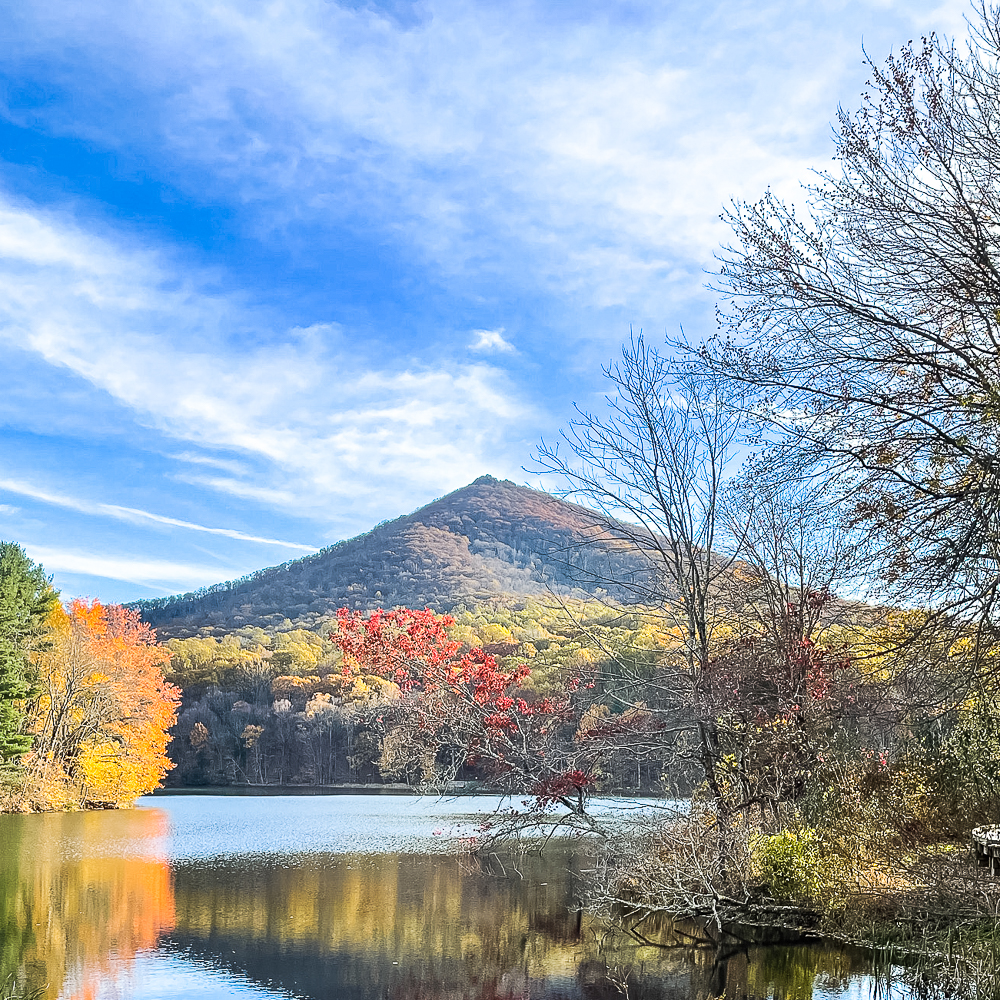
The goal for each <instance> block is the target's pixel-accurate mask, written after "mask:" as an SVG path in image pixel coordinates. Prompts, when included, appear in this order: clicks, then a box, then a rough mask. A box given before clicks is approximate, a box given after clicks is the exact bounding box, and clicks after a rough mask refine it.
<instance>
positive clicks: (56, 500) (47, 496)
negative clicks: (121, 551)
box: [0, 479, 317, 552]
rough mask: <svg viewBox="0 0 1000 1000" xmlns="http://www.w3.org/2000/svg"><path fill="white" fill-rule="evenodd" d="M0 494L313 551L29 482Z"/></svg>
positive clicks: (7, 482)
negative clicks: (68, 494)
mask: <svg viewBox="0 0 1000 1000" xmlns="http://www.w3.org/2000/svg"><path fill="white" fill-rule="evenodd" d="M0 491H2V492H6V493H15V494H17V495H18V496H24V497H30V498H31V499H32V500H38V501H40V502H41V503H45V504H49V505H51V506H53V507H62V508H63V509H64V510H73V511H77V512H78V513H81V514H93V515H95V516H98V517H111V518H114V519H116V520H119V521H128V522H130V523H133V524H134V523H141V522H152V523H153V524H163V525H168V526H170V527H173V528H183V529H184V530H185V531H201V532H205V533H206V534H209V535H221V536H222V537H224V538H235V539H237V540H238V541H242V542H256V543H257V544H260V545H277V546H279V547H281V548H285V549H295V550H297V551H299V552H316V551H317V549H316V547H315V546H314V545H302V544H301V543H299V542H286V541H284V540H282V539H280V538H264V537H261V536H260V535H250V534H247V533H246V532H243V531H237V530H235V529H234V528H210V527H208V526H206V525H204V524H195V523H193V522H191V521H182V520H180V519H179V518H176V517H166V516H164V515H162V514H153V513H151V512H150V511H148V510H138V509H136V508H135V507H121V506H119V505H118V504H112V503H91V502H89V501H86V500H79V499H76V498H75V497H69V496H64V495H62V494H58V493H52V492H50V491H47V490H43V489H39V488H38V487H36V486H32V485H31V484H29V483H23V482H18V481H16V480H12V479H0ZM15 509H16V508H8V507H5V506H0V511H14V510H15Z"/></svg>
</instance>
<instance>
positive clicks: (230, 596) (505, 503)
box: [136, 476, 648, 638]
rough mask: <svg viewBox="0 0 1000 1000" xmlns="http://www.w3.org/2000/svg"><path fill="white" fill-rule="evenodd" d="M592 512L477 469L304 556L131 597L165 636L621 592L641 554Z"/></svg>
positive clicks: (641, 572) (640, 565)
mask: <svg viewBox="0 0 1000 1000" xmlns="http://www.w3.org/2000/svg"><path fill="white" fill-rule="evenodd" d="M596 520H597V516H596V515H595V514H594V513H593V512H591V511H588V510H586V509H584V508H582V507H578V506H576V505H574V504H570V503H567V502H566V501H564V500H560V499H559V498H557V497H553V496H551V495H549V494H547V493H541V492H539V491H537V490H531V489H527V488H526V487H523V486H516V485H515V484H514V483H512V482H510V481H507V480H505V481H502V482H501V481H498V480H496V479H494V478H493V477H492V476H482V477H480V478H479V479H477V480H476V481H475V482H474V483H472V484H471V485H469V486H465V487H463V488H462V489H459V490H456V491H455V492H454V493H449V494H448V495H447V496H444V497H441V499H439V500H435V501H433V502H432V503H429V504H427V506H426V507H421V508H420V509H419V510H416V511H414V512H413V513H412V514H407V515H406V516H404V517H400V518H397V519H396V520H394V521H388V522H385V523H383V524H380V525H378V526H377V527H375V528H373V529H372V530H371V531H369V532H367V533H366V534H364V535H359V536H358V537H357V538H352V539H349V540H347V541H344V542H338V543H337V544H336V545H332V546H330V547H329V548H326V549H323V550H322V551H320V552H317V553H315V554H314V555H311V556H306V557H305V558H303V559H296V560H294V561H292V562H287V563H283V564H282V565H280V566H272V567H269V568H268V569H262V570H259V571H258V572H256V573H252V574H251V575H250V576H248V577H244V578H243V579H241V580H234V581H231V582H228V583H221V584H216V585H214V586H212V587H209V588H207V589H204V590H200V591H196V592H194V593H190V594H181V595H178V596H175V597H168V598H163V599H160V600H156V601H142V602H139V603H138V604H137V605H136V607H138V608H139V609H140V611H141V612H142V616H143V618H144V619H145V620H146V621H148V622H149V623H150V624H152V625H154V626H155V627H156V629H157V631H158V632H159V634H160V635H161V636H162V637H164V638H166V637H170V636H178V637H183V636H189V635H194V634H197V633H223V632H227V631H232V630H233V629H236V628H240V627H242V626H246V625H259V626H261V627H264V628H267V627H268V626H271V627H273V626H276V625H279V624H280V623H282V622H283V621H285V619H290V620H291V621H293V622H294V623H295V624H297V625H302V626H304V627H307V628H308V627H310V626H312V625H315V624H316V623H317V622H319V621H320V620H321V619H323V618H326V617H329V616H330V615H332V614H333V613H335V612H336V610H337V608H340V607H345V606H346V607H350V608H359V609H362V610H368V609H373V608H376V607H395V606H399V605H403V606H407V607H418V608H422V607H430V608H432V609H434V610H435V611H438V612H442V611H448V610H451V609H452V608H454V607H455V606H456V605H458V604H468V605H473V604H482V603H485V602H490V601H501V602H502V601H511V600H517V599H518V598H524V597H526V596H529V595H537V594H545V593H547V592H549V591H553V592H556V593H560V594H566V595H575V596H579V597H582V596H586V595H588V594H589V595H592V594H596V593H605V594H608V595H609V596H611V597H613V598H617V599H620V600H625V601H627V600H628V599H629V595H630V589H629V588H630V584H631V583H633V582H638V581H642V580H644V579H645V576H646V574H647V573H648V564H647V562H646V561H645V559H643V557H642V556H641V555H639V554H638V553H637V552H636V551H634V550H633V549H632V548H631V547H630V546H628V545H627V544H625V543H624V542H622V541H621V540H617V539H614V538H611V537H609V536H608V535H607V534H606V533H603V532H601V531H600V529H599V528H597V527H596V526H595V521H596Z"/></svg>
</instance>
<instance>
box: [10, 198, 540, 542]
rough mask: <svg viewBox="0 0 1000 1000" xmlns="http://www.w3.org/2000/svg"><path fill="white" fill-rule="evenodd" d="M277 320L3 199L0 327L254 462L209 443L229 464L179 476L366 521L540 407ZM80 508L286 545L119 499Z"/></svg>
mask: <svg viewBox="0 0 1000 1000" xmlns="http://www.w3.org/2000/svg"><path fill="white" fill-rule="evenodd" d="M270 319H271V318H270V317H267V316H259V315H255V314H254V313H252V312H251V311H249V310H248V309H247V308H246V307H245V306H243V305H241V304H240V303H239V302H237V301H235V300H233V299H232V298H225V297H221V296H218V295H212V294H208V293H202V292H200V291H199V289H198V288H197V286H196V284H195V282H194V281H193V279H191V278H188V279H187V281H183V280H180V278H179V276H178V275H177V274H176V273H175V272H174V271H173V270H171V268H170V266H169V262H164V261H163V260H160V259H158V258H157V257H156V256H155V255H153V254H152V253H150V252H147V251H129V250H127V249H124V248H122V247H121V246H117V245H115V244H114V243H112V242H110V241H109V240H108V239H107V238H105V237H98V236H95V235H93V234H91V233H88V232H86V231H85V230H83V229H81V228H80V227H79V226H77V225H76V224H74V223H73V221H72V220H71V219H69V218H67V217H65V216H60V215H58V214H55V213H51V212H50V213H47V214H46V213H43V212H41V211H40V210H38V209H37V208H35V207H34V206H31V205H27V204H23V203H22V204H14V203H12V202H10V201H9V200H7V202H6V203H4V202H3V200H2V199H0V321H2V329H0V341H2V340H7V341H8V342H10V343H12V344H16V345H17V346H18V347H20V348H22V349H28V350H31V351H34V352H35V353H36V354H37V355H38V356H40V357H41V358H43V359H44V360H46V361H47V362H48V363H49V364H51V365H53V366H59V367H63V368H68V369H70V370H71V371H72V372H74V373H75V374H77V375H78V376H80V377H82V378H84V379H86V380H87V381H88V382H90V383H91V384H92V385H93V386H95V387H97V388H98V389H100V390H103V391H104V392H106V393H107V394H109V395H110V396H111V397H113V398H114V399H115V400H116V401H117V402H118V403H119V404H121V405H123V406H124V407H126V408H127V409H128V410H130V411H131V412H132V413H133V414H134V415H135V417H136V419H137V420H138V421H139V422H140V423H146V424H149V425H152V426H155V427H157V428H158V429H160V430H161V431H163V432H165V433H167V434H169V435H172V436H173V437H175V438H177V439H179V440H181V441H185V442H188V443H189V444H191V445H195V446H204V447H206V448H208V449H221V450H223V451H229V452H236V453H240V452H242V453H244V454H245V455H247V456H251V457H254V458H255V459H256V460H257V461H256V462H255V463H254V468H253V469H251V468H250V467H243V466H241V465H240V464H239V463H238V462H236V463H232V462H228V461H226V460H221V461H220V460H217V459H216V458H215V457H214V456H212V455H211V454H209V455H208V456H207V457H204V458H203V459H201V464H204V465H209V466H215V467H216V468H220V469H221V470H222V471H223V472H224V473H225V475H222V476H189V475H187V476H184V475H183V474H182V478H188V480H189V481H191V480H196V481H198V482H200V483H202V484H205V485H209V486H211V487H212V488H215V489H219V490H223V491H225V492H228V493H231V494H232V495H235V496H243V497H246V498H251V499H258V500H260V501H261V502H264V503H266V504H268V505H272V506H280V507H283V508H285V509H287V510H291V511H296V512H299V513H306V514H308V515H310V516H319V517H321V518H323V519H324V520H327V519H329V520H331V521H333V522H334V523H338V518H339V523H340V524H344V523H345V521H346V520H347V519H345V518H344V516H343V509H344V508H345V507H346V506H349V507H352V508H353V512H352V515H351V516H352V518H353V521H354V523H355V524H358V523H360V524H361V525H364V524H365V522H366V521H367V519H368V516H369V515H368V514H367V513H366V508H367V507H369V506H372V505H373V504H375V503H376V501H377V505H378V509H379V510H380V511H384V510H385V506H386V503H387V501H388V502H393V503H398V504H399V509H403V510H405V509H408V508H409V507H410V506H413V503H412V499H411V498H412V497H414V496H417V497H420V498H422V497H426V496H427V495H428V494H429V495H432V496H433V495H436V494H437V493H439V492H440V490H441V488H442V486H444V487H445V488H448V487H454V486H460V485H463V484H464V483H465V482H467V481H468V480H469V479H470V478H472V476H474V475H475V474H478V472H479V471H480V470H482V469H485V468H497V464H498V458H500V457H501V455H502V449H503V445H502V437H503V435H504V433H505V431H506V430H509V429H510V428H511V427H515V426H523V425H524V424H525V423H526V422H528V421H530V420H531V418H532V415H533V413H534V408H533V407H532V406H531V405H530V404H529V403H528V402H526V401H524V400H523V399H518V398H517V393H516V392H514V391H512V389H511V386H510V385H509V384H508V383H507V379H506V376H505V375H504V373H503V372H502V371H500V370H499V369H497V368H494V367H491V366H489V365H486V364H471V365H470V364H465V365H449V366H447V367H441V368H437V369H435V368H429V367H426V366H422V367H420V366H417V365H411V366H407V367H405V368H403V369H402V370H385V369H379V368H373V367H365V361H366V359H365V358H364V356H363V354H361V353H360V352H358V351H357V350H356V349H355V346H356V345H352V344H351V343H350V342H349V339H347V338H346V336H345V335H344V333H343V332H342V331H341V330H340V328H338V327H336V326H331V325H321V326H318V327H310V328H307V329H291V330H281V329H279V330H277V331H275V330H273V329H268V328H267V327H266V323H267V322H269V321H270ZM233 329H238V330H239V329H253V330H255V331H256V334H257V346H254V347H246V348H243V349H240V350H238V351H235V352H234V351H233V347H232V343H231V331H232V330H233ZM275 341H277V342H275ZM368 363H369V364H370V363H371V362H370V361H369V362H368ZM184 461H185V462H186V463H188V462H191V454H190V452H188V453H186V454H185V457H184ZM260 462H263V466H261V467H260V468H257V466H259V465H260ZM196 464H197V463H196ZM510 466H512V467H514V468H516V460H515V461H511V462H510ZM499 471H501V472H503V471H506V470H505V469H500V470H499ZM470 472H471V475H470ZM36 498H37V499H44V498H43V497H40V496H39V497H36ZM390 498H395V499H390ZM47 502H57V503H61V504H62V505H63V506H66V505H68V504H69V503H70V502H71V499H70V498H69V497H68V496H56V495H53V496H51V497H49V498H48V501H47ZM72 502H75V501H72ZM82 506H87V510H86V511H83V512H86V513H101V514H104V515H107V516H114V517H119V518H122V519H127V518H133V519H135V518H140V519H142V518H144V519H146V520H149V521H158V522H159V523H162V524H173V525H175V526H177V527H184V528H189V529H191V530H204V531H210V532H212V533H216V534H228V535H230V536H231V537H234V538H235V537H244V538H245V540H253V541H267V542H268V543H279V540H277V539H262V538H259V537H256V536H241V535H240V533H234V532H232V531H231V530H230V529H225V528H208V527H206V526H203V525H191V524H189V523H188V522H184V521H181V520H179V519H176V518H171V517H169V516H168V515H160V514H151V513H149V512H146V511H137V510H134V509H132V508H127V507H119V506H116V505H109V504H97V505H89V506H88V505H82ZM77 509H81V507H80V506H78V508H77ZM390 509H392V508H390ZM331 511H332V512H333V515H334V516H333V517H332V518H331V517H330V512H331ZM280 544H288V543H284V542H281V543H280ZM291 547H298V548H301V549H302V550H308V548H309V547H308V546H301V545H298V543H295V544H294V545H292V546H291Z"/></svg>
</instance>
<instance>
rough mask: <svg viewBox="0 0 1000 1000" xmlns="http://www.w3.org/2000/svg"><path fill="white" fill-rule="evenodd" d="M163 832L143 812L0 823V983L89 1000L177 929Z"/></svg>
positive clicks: (162, 820) (161, 823)
mask: <svg viewBox="0 0 1000 1000" xmlns="http://www.w3.org/2000/svg"><path fill="white" fill-rule="evenodd" d="M166 824H167V817H166V816H165V815H163V814H162V813H158V812H147V811H134V812H132V811H130V812H121V813H114V814H110V813H76V814H56V815H49V816H0V845H2V848H0V850H2V853H0V942H2V943H0V982H4V981H6V980H7V978H8V977H10V976H12V975H13V976H14V977H15V979H16V981H17V982H18V984H19V985H20V986H21V987H22V989H24V990H25V991H27V992H33V991H35V990H41V991H42V996H44V997H46V998H49V997H51V998H55V997H60V996H61V997H65V998H78V997H79V998H89V997H92V996H93V995H94V994H95V992H96V991H97V989H98V988H99V987H100V986H101V984H105V983H107V982H109V981H112V980H116V979H117V978H118V977H119V975H120V974H121V972H122V971H123V969H126V968H127V967H128V965H129V964H130V963H131V961H132V960H133V959H134V957H135V956H136V954H137V953H138V952H140V951H142V950H144V949H150V948H154V947H156V945H157V943H158V942H159V940H160V938H161V936H162V935H163V933H164V932H166V931H169V930H170V928H171V927H172V926H173V922H174V895H173V888H172V885H171V879H170V866H169V864H168V863H167V860H166V858H165V857H163V856H162V855H160V854H159V853H158V851H157V845H158V844H159V843H161V842H162V839H163V835H164V834H165V832H166ZM115 845H117V846H118V847H121V846H123V845H131V847H130V848H129V849H128V850H127V851H125V852H122V853H119V852H118V851H109V850H108V848H109V847H112V848H113V847H114V846H115ZM137 847H138V849H136V848H137Z"/></svg>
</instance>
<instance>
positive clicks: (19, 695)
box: [0, 542, 58, 764]
mask: <svg viewBox="0 0 1000 1000" xmlns="http://www.w3.org/2000/svg"><path fill="white" fill-rule="evenodd" d="M57 598H58V595H57V594H56V591H55V590H53V589H52V584H51V582H50V580H49V578H48V577H47V576H46V575H45V571H44V570H43V569H42V567H41V566H39V565H37V564H36V563H34V562H32V561H31V559H29V558H28V556H27V555H26V554H25V551H24V549H22V548H21V546H20V545H17V544H15V543H14V542H0V764H3V763H7V762H9V761H11V760H16V759H17V758H18V757H20V756H21V755H22V754H24V753H27V751H28V750H30V749H31V737H30V736H29V735H27V734H26V733H25V732H24V712H23V710H22V707H21V703H22V702H23V701H24V700H25V699H26V698H30V697H31V695H32V693H33V676H32V673H33V670H32V664H31V653H32V651H33V650H34V649H35V648H36V647H37V645H38V642H39V640H40V639H41V638H42V636H43V635H44V634H45V631H46V618H47V617H48V614H49V612H50V611H51V610H52V607H53V606H54V605H55V603H56V600H57Z"/></svg>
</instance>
